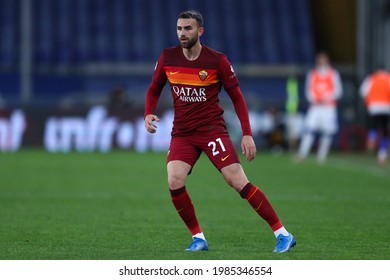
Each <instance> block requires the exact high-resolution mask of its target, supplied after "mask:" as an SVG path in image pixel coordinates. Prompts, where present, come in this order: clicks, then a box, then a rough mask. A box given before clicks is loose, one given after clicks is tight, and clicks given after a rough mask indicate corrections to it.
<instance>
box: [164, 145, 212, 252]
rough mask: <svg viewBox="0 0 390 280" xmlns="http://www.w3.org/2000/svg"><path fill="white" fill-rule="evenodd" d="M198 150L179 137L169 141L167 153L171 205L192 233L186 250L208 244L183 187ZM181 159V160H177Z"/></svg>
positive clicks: (192, 249) (202, 248)
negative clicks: (190, 241)
mask: <svg viewBox="0 0 390 280" xmlns="http://www.w3.org/2000/svg"><path fill="white" fill-rule="evenodd" d="M199 155H200V152H199V151H198V150H197V149H196V148H195V147H194V146H192V145H188V144H187V143H186V141H182V139H180V138H174V139H172V141H171V145H170V151H169V154H168V159H167V161H168V163H167V172H168V185H169V190H170V193H171V198H172V202H173V205H174V206H175V208H176V211H177V213H178V214H179V216H180V217H181V219H182V220H183V222H184V223H185V225H186V226H187V228H188V230H189V231H190V232H191V234H192V243H191V244H190V246H189V247H188V248H187V249H186V251H201V250H207V249H208V244H207V241H206V239H205V237H204V235H203V232H202V229H201V227H200V225H199V222H198V219H197V217H196V214H195V208H194V205H193V203H192V201H191V198H190V196H189V195H188V192H187V189H186V187H185V183H186V179H187V176H188V174H189V173H190V172H191V169H192V166H193V165H194V164H195V162H196V161H197V159H198V158H199ZM179 159H181V160H179Z"/></svg>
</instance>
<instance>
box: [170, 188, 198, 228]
mask: <svg viewBox="0 0 390 280" xmlns="http://www.w3.org/2000/svg"><path fill="white" fill-rule="evenodd" d="M170 192H171V198H172V202H173V205H174V206H175V208H176V210H177V213H179V215H180V217H181V219H182V220H183V222H184V223H185V224H186V226H187V228H188V229H189V231H190V232H191V234H192V235H195V234H197V233H201V232H202V230H201V228H200V226H199V223H198V219H197V218H196V215H195V208H194V205H193V204H192V201H191V199H190V197H189V196H188V193H187V190H186V187H185V186H184V187H182V188H180V189H177V190H170Z"/></svg>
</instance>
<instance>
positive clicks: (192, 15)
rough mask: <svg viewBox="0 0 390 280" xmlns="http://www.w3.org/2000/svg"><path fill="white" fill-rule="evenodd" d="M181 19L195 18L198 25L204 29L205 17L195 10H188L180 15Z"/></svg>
mask: <svg viewBox="0 0 390 280" xmlns="http://www.w3.org/2000/svg"><path fill="white" fill-rule="evenodd" d="M179 18H193V19H195V20H196V22H197V23H198V27H203V16H202V14H201V13H199V12H198V11H195V10H188V11H185V12H182V13H180V15H179Z"/></svg>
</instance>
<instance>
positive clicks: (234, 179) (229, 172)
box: [222, 165, 248, 192]
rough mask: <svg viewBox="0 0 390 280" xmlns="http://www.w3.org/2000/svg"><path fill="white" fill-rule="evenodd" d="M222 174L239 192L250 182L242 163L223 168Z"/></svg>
mask: <svg viewBox="0 0 390 280" xmlns="http://www.w3.org/2000/svg"><path fill="white" fill-rule="evenodd" d="M222 175H223V177H224V179H225V181H226V183H228V184H229V185H230V186H231V187H233V188H234V189H235V190H237V191H238V192H239V191H241V190H242V188H243V187H245V185H246V184H247V183H248V179H247V177H246V176H245V173H244V171H243V170H242V167H241V166H240V165H237V166H231V167H229V168H227V169H225V170H222Z"/></svg>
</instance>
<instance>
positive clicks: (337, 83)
mask: <svg viewBox="0 0 390 280" xmlns="http://www.w3.org/2000/svg"><path fill="white" fill-rule="evenodd" d="M333 81H334V92H333V98H334V100H338V99H340V98H341V96H342V94H343V84H342V82H341V77H340V74H339V72H337V71H336V70H334V74H333Z"/></svg>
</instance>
